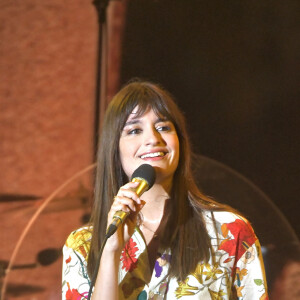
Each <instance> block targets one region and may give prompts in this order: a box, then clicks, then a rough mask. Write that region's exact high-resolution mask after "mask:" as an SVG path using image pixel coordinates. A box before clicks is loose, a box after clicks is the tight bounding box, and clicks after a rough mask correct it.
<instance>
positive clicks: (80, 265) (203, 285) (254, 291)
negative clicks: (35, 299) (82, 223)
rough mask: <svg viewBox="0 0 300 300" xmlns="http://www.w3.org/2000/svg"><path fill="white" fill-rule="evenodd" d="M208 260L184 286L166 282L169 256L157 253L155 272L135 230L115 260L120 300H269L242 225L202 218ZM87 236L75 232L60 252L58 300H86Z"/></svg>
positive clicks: (248, 231) (253, 245)
mask: <svg viewBox="0 0 300 300" xmlns="http://www.w3.org/2000/svg"><path fill="white" fill-rule="evenodd" d="M204 216H205V220H206V224H207V231H208V234H209V235H210V237H211V245H212V248H213V250H214V251H213V257H211V258H210V260H209V261H208V262H207V263H204V262H199V263H198V265H197V266H196V268H195V270H194V272H193V273H191V274H190V275H188V276H187V278H186V279H185V280H184V281H181V282H180V281H177V280H176V278H169V276H168V270H169V266H170V261H171V253H170V252H169V251H165V252H159V253H158V254H157V260H156V262H155V266H154V270H153V271H152V270H150V268H149V264H148V254H147V246H146V244H145V241H144V238H143V236H142V233H141V232H140V231H139V229H138V228H136V230H135V232H134V234H133V235H132V237H131V239H130V240H129V242H128V243H127V244H126V246H125V247H124V249H123V251H122V254H121V257H120V268H119V288H120V291H119V295H120V299H121V300H125V299H126V300H132V299H140V300H141V299H156V300H159V299H161V300H162V299H167V300H174V299H181V300H187V299H193V300H194V299H212V300H229V299H232V300H233V299H235V300H253V299H259V300H268V293H267V286H266V280H265V273H264V266H263V262H262V257H261V250H260V245H259V242H258V239H257V237H256V236H255V234H254V232H253V229H252V227H251V226H250V224H249V223H248V221H247V220H245V219H243V218H241V217H240V216H238V215H235V214H233V213H229V212H214V219H215V221H216V228H217V232H216V231H215V226H214V225H213V222H212V217H211V213H210V212H206V213H205V214H204ZM90 237H91V233H90V232H89V231H87V230H86V229H84V228H82V229H79V230H77V231H74V232H73V233H72V234H71V235H70V237H69V238H68V240H67V242H66V245H65V246H64V261H63V264H64V265H63V299H72V300H73V299H78V300H82V299H86V298H85V297H86V296H87V291H88V290H89V284H90V280H89V278H88V276H87V271H86V261H87V256H88V252H89V251H88V250H89V241H90Z"/></svg>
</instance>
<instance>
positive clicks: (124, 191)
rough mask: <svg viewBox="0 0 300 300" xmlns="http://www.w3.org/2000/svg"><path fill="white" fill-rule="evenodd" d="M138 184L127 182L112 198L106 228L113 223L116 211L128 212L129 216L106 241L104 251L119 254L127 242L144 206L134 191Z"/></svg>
mask: <svg viewBox="0 0 300 300" xmlns="http://www.w3.org/2000/svg"><path fill="white" fill-rule="evenodd" d="M138 185H139V183H138V182H129V183H127V184H125V185H124V186H122V187H121V188H120V189H119V191H118V193H117V195H116V196H115V198H114V202H113V204H112V206H111V209H110V211H109V213H108V218H107V224H108V226H109V225H110V224H111V223H112V222H113V216H114V214H115V213H116V212H117V211H120V210H121V211H124V212H128V213H129V215H128V217H127V218H126V220H125V221H124V224H123V225H121V226H120V227H119V228H118V230H117V231H116V233H115V234H113V235H112V236H111V237H110V238H109V239H108V240H107V244H106V246H105V249H106V250H108V251H114V252H121V251H122V249H123V248H124V246H125V244H126V243H127V242H128V241H129V239H130V237H131V236H132V234H133V232H134V228H135V226H136V223H137V215H138V213H139V211H140V210H141V209H142V207H143V206H144V202H143V201H142V200H141V199H140V198H139V196H138V195H137V194H136V193H135V191H134V189H135V188H136V187H137V186H138Z"/></svg>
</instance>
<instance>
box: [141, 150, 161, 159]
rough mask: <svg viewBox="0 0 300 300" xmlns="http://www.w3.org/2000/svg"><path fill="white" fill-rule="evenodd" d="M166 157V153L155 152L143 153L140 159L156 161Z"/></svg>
mask: <svg viewBox="0 0 300 300" xmlns="http://www.w3.org/2000/svg"><path fill="white" fill-rule="evenodd" d="M165 155H166V152H163V151H156V152H149V153H145V154H142V155H141V156H140V158H141V159H145V160H148V159H150V160H158V159H161V158H163V157H164V156H165Z"/></svg>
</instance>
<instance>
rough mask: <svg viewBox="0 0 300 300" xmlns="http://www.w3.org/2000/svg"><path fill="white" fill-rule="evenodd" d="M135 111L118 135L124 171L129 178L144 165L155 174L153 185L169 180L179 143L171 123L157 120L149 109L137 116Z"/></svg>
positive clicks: (173, 168) (176, 157) (175, 161)
mask: <svg viewBox="0 0 300 300" xmlns="http://www.w3.org/2000/svg"><path fill="white" fill-rule="evenodd" d="M136 112H137V108H135V109H134V110H133V111H132V113H131V114H130V116H129V117H128V120H127V121H126V124H125V126H124V128H123V131H122V133H121V137H120V142H119V148H120V159H121V163H122V167H123V170H124V172H125V174H126V175H127V177H128V178H130V177H131V175H132V173H133V172H134V170H135V169H137V168H138V167H139V166H140V165H142V164H144V163H147V164H149V165H152V166H153V167H154V168H155V171H156V182H157V183H159V182H163V181H166V180H171V179H172V178H173V174H174V172H175V170H176V168H177V165H178V160H179V140H178V136H177V133H176V130H175V127H174V125H173V123H172V122H170V121H168V120H166V119H165V118H164V117H158V116H157V115H156V114H155V113H154V111H153V110H152V109H149V110H147V111H146V112H145V113H144V115H142V116H140V117H137V116H136Z"/></svg>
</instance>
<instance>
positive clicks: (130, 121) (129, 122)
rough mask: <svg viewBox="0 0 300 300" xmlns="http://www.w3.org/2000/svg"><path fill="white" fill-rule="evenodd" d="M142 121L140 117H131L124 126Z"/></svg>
mask: <svg viewBox="0 0 300 300" xmlns="http://www.w3.org/2000/svg"><path fill="white" fill-rule="evenodd" d="M140 122H141V121H140V119H131V120H129V121H127V122H126V123H125V125H124V127H125V126H129V125H134V124H137V123H140Z"/></svg>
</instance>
